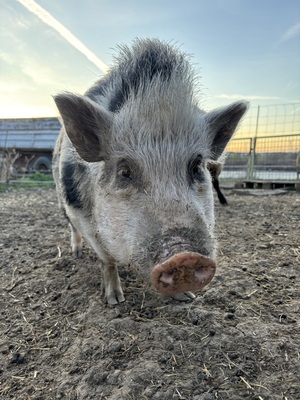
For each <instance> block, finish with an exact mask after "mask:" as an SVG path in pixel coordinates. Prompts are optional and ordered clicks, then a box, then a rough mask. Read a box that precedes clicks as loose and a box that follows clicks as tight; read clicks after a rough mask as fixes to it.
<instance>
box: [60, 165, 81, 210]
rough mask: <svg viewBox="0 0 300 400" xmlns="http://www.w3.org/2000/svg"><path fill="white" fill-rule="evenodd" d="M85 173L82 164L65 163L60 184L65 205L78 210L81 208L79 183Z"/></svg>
mask: <svg viewBox="0 0 300 400" xmlns="http://www.w3.org/2000/svg"><path fill="white" fill-rule="evenodd" d="M85 172H86V167H85V165H83V164H72V163H66V164H64V165H63V168H62V184H63V187H64V192H65V196H66V201H67V203H68V204H69V205H70V206H72V207H74V208H78V209H82V208H83V201H82V198H81V193H80V190H79V183H80V181H81V180H82V178H83V176H84V174H85Z"/></svg>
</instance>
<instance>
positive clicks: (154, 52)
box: [109, 41, 184, 112]
mask: <svg viewBox="0 0 300 400" xmlns="http://www.w3.org/2000/svg"><path fill="white" fill-rule="evenodd" d="M181 62H182V66H183V65H184V62H183V59H182V60H181ZM179 65H181V64H180V60H179ZM175 66H176V68H178V59H177V56H175V55H174V54H173V53H170V54H168V53H167V54H164V53H163V52H162V51H161V48H160V46H157V43H156V42H155V41H149V43H148V44H147V47H146V49H144V50H143V52H141V53H140V54H138V53H137V57H136V59H135V60H134V63H132V58H131V56H130V55H128V54H127V50H126V49H125V50H124V56H123V59H121V65H120V66H119V68H120V69H119V75H121V79H120V85H119V87H118V88H117V89H116V91H115V93H114V95H113V97H112V98H111V100H110V103H109V110H110V111H112V112H116V111H118V110H120V108H121V107H122V106H123V105H124V103H125V102H126V100H128V98H129V95H130V94H131V93H132V94H134V95H136V94H137V93H138V90H139V89H140V88H141V87H148V85H149V83H151V82H152V80H153V79H154V78H156V77H157V76H160V79H161V81H168V80H169V79H170V77H171V76H172V74H173V72H174V68H175ZM178 70H179V71H180V68H178ZM112 74H113V71H112Z"/></svg>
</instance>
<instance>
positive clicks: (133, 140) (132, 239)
mask: <svg viewBox="0 0 300 400" xmlns="http://www.w3.org/2000/svg"><path fill="white" fill-rule="evenodd" d="M154 86H155V85H153V88H152V89H153V90H152V94H150V95H148V96H145V93H144V89H143V92H141V93H135V94H134V95H132V96H131V97H130V96H129V98H128V99H127V100H126V102H125V103H124V104H123V105H122V106H121V107H120V108H119V109H118V110H114V112H112V111H110V110H109V108H108V107H106V106H104V105H103V104H104V103H102V105H101V104H99V103H98V102H96V101H93V100H91V99H90V98H88V97H87V96H77V95H74V94H70V93H65V94H60V95H58V96H56V98H55V101H56V104H57V106H58V108H59V111H60V113H61V116H62V119H63V123H64V128H65V131H66V133H67V135H68V137H69V139H70V140H71V142H72V144H73V146H74V147H75V149H76V151H77V153H78V154H79V156H80V157H81V158H82V159H83V160H84V161H85V162H87V163H88V164H87V165H89V167H90V171H91V175H90V176H92V179H94V184H93V191H92V192H91V196H93V199H92V202H93V215H92V221H93V224H94V229H95V236H96V237H97V240H99V243H100V244H101V246H102V247H103V248H104V249H105V251H106V252H107V253H108V254H109V255H110V256H111V257H113V258H114V259H115V260H116V261H117V262H118V263H121V264H127V263H134V264H137V265H139V266H140V269H141V271H144V272H145V274H146V276H148V278H149V276H150V279H151V282H152V284H153V286H154V287H155V288H156V289H157V290H158V291H159V292H161V293H164V294H167V295H172V296H175V295H177V294H178V293H182V292H193V291H197V290H199V289H201V288H202V287H204V286H205V285H207V284H208V283H209V282H210V281H211V279H212V278H213V276H214V273H215V268H216V264H215V253H216V243H215V239H214V205H213V193H212V184H211V176H210V174H209V171H208V170H207V167H206V164H207V161H208V160H217V159H218V158H219V157H220V156H221V154H222V153H223V151H224V148H225V146H226V144H227V142H228V141H229V139H230V138H231V136H232V134H233V133H234V131H235V129H236V127H237V125H238V123H239V121H240V119H241V117H242V116H243V114H244V113H245V111H246V109H247V103H245V102H236V103H234V104H231V105H229V106H228V107H224V108H221V109H217V110H215V111H212V112H208V113H205V112H203V111H201V110H200V109H199V108H198V107H197V106H196V105H195V104H194V103H193V101H192V100H190V99H188V97H187V96H186V95H185V94H182V92H184V88H183V87H182V88H181V89H182V91H180V90H179V91H177V92H176V93H175V94H172V93H171V92H172V90H173V89H174V87H173V88H171V89H172V90H171V89H170V87H169V89H168V90H167V89H166V90H164V91H162V90H157V87H154ZM177 86H178V84H177ZM173 91H174V90H173ZM89 187H91V186H89ZM88 190H91V189H90V188H89V189H88Z"/></svg>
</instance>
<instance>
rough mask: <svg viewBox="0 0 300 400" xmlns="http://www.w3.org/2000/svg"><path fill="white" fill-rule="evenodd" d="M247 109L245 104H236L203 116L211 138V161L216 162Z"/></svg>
mask: <svg viewBox="0 0 300 400" xmlns="http://www.w3.org/2000/svg"><path fill="white" fill-rule="evenodd" d="M247 109H248V103H247V102H236V103H233V104H231V105H229V106H227V107H224V108H220V109H217V110H214V111H211V112H208V113H207V114H205V117H204V118H205V120H206V123H207V125H208V132H209V136H210V138H211V145H210V153H211V157H210V158H211V159H212V160H217V159H218V158H219V157H220V156H221V154H222V153H223V151H224V149H225V147H226V145H227V143H228V141H229V139H230V138H231V136H232V135H233V133H234V131H235V130H236V127H237V125H238V123H239V122H240V120H241V118H242V116H243V115H244V114H245V112H246V111H247Z"/></svg>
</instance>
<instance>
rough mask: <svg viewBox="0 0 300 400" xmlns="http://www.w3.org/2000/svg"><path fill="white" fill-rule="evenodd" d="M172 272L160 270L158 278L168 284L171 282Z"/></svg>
mask: <svg viewBox="0 0 300 400" xmlns="http://www.w3.org/2000/svg"><path fill="white" fill-rule="evenodd" d="M173 276H174V272H173V271H171V272H162V274H161V276H160V278H159V280H160V281H161V282H163V283H166V284H168V285H170V284H171V283H172V282H173Z"/></svg>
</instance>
